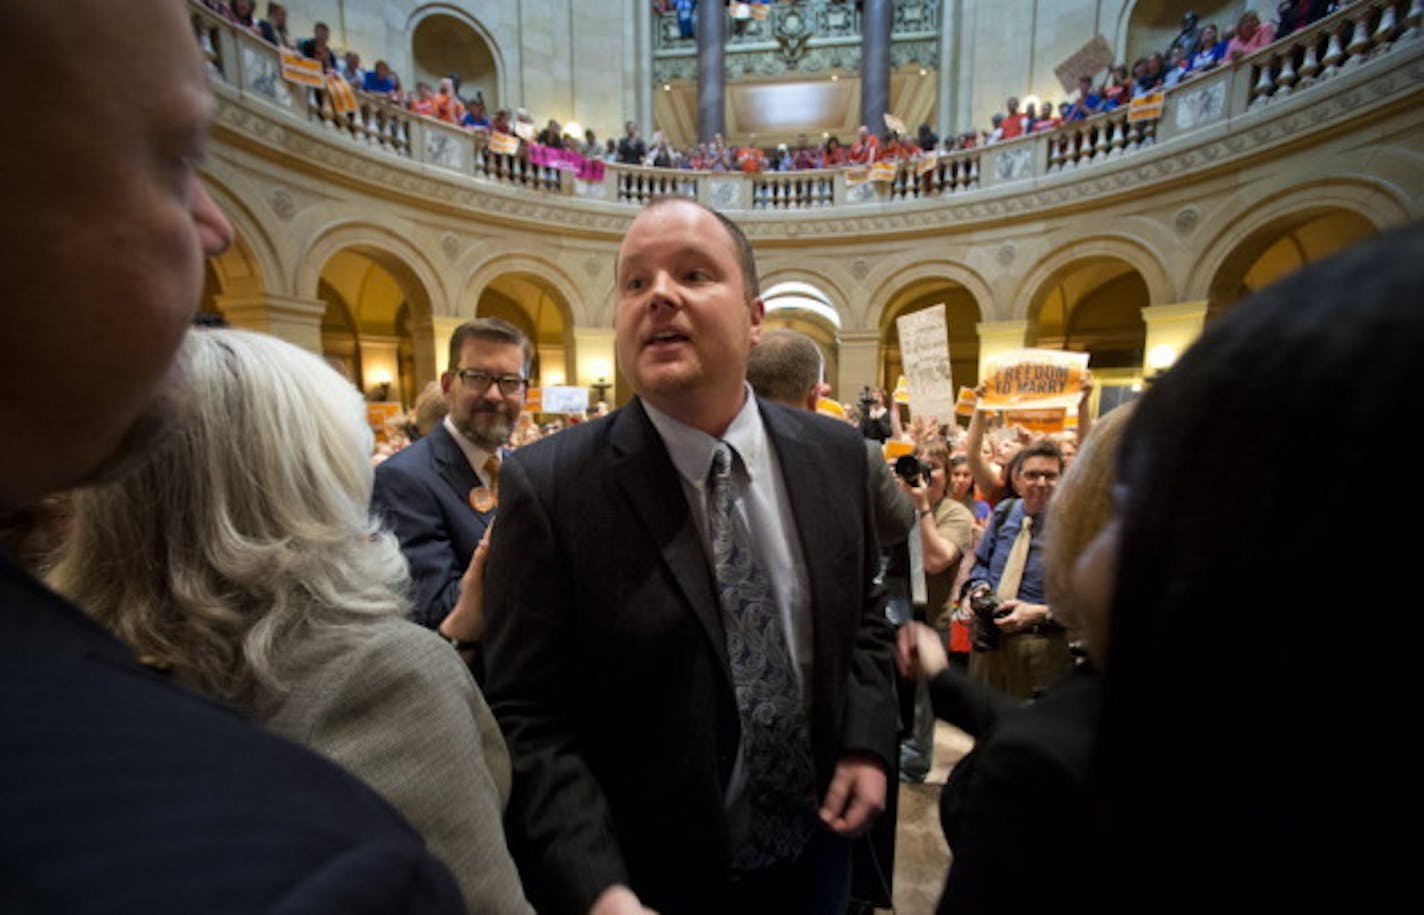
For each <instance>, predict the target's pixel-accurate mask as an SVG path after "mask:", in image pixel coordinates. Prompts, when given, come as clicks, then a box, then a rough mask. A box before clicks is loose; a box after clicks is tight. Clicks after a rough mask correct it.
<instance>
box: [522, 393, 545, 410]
mask: <svg viewBox="0 0 1424 915" xmlns="http://www.w3.org/2000/svg"><path fill="white" fill-rule="evenodd" d="M543 409H544V389H543V388H528V389H527V390H525V392H524V412H525V413H540V412H543Z"/></svg>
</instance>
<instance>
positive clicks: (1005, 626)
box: [994, 600, 1048, 635]
mask: <svg viewBox="0 0 1424 915" xmlns="http://www.w3.org/2000/svg"><path fill="white" fill-rule="evenodd" d="M999 609H1001V610H1008V611H1009V615H1008V616H1003V617H999V618H998V619H996V620H994V625H996V626H998V627H999V628H1000V629H1002V630H1004V632H1005V633H1007V634H1009V635H1013V634H1014V633H1016V632H1023V631H1024V630H1025V629H1027V628H1029V627H1030V626H1032V625H1034V624H1036V623H1042V622H1044V621H1045V620H1047V619H1048V605H1047V604H1029V603H1025V602H1024V601H1019V600H1006V601H1004V602H1003V603H1002V604H1000V605H999Z"/></svg>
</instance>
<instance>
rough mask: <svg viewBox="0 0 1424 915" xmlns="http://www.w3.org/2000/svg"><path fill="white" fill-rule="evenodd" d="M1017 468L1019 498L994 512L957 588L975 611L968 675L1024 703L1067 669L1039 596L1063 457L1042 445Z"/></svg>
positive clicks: (1060, 638) (1061, 636)
mask: <svg viewBox="0 0 1424 915" xmlns="http://www.w3.org/2000/svg"><path fill="white" fill-rule="evenodd" d="M1017 463H1018V466H1017V467H1016V469H1014V471H1013V483H1014V489H1015V490H1016V491H1017V492H1018V494H1019V498H1017V499H1005V500H1004V501H1002V502H1000V503H999V504H998V506H996V507H995V509H994V514H993V516H992V517H991V518H990V519H989V525H988V529H987V530H985V532H984V538H983V539H982V540H981V541H980V542H979V549H978V550H977V551H976V552H975V555H974V569H973V571H972V572H970V573H969V581H968V584H967V585H966V586H965V592H966V594H967V595H968V600H970V601H971V602H972V603H973V604H974V605H975V606H976V610H977V611H979V612H978V613H977V614H976V619H975V627H976V633H975V639H974V642H975V644H974V653H973V654H971V655H970V656H969V674H970V676H972V677H974V678H975V679H977V680H981V681H983V682H985V683H987V684H989V685H990V686H993V687H996V688H998V689H1000V690H1002V691H1003V692H1006V693H1009V694H1010V695H1013V696H1017V697H1018V698H1020V699H1031V698H1033V697H1034V696H1036V695H1038V694H1039V693H1041V692H1043V691H1044V690H1045V689H1047V688H1048V687H1049V686H1051V685H1052V684H1053V683H1054V682H1055V681H1056V680H1058V679H1059V678H1061V677H1062V676H1063V675H1065V674H1067V673H1068V671H1069V670H1071V669H1072V666H1073V658H1072V655H1071V654H1069V652H1068V635H1067V632H1066V631H1065V630H1064V628H1063V626H1062V624H1061V623H1059V622H1057V621H1056V620H1054V618H1053V612H1052V610H1051V609H1050V608H1049V606H1048V604H1047V599H1046V598H1045V597H1044V594H1043V528H1044V522H1045V521H1046V520H1047V517H1048V503H1049V501H1050V500H1051V499H1052V498H1053V491H1054V490H1055V489H1057V488H1058V478H1059V476H1060V475H1061V474H1062V473H1063V454H1062V452H1061V451H1059V450H1058V446H1057V445H1055V444H1054V443H1053V442H1051V441H1048V440H1046V439H1045V440H1041V441H1037V442H1034V443H1033V444H1032V445H1029V446H1028V447H1027V448H1025V449H1024V450H1023V451H1022V452H1020V453H1019V456H1018V459H1017ZM989 627H993V628H992V629H991V628H989Z"/></svg>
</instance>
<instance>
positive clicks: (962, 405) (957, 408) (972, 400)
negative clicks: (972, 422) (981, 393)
mask: <svg viewBox="0 0 1424 915" xmlns="http://www.w3.org/2000/svg"><path fill="white" fill-rule="evenodd" d="M978 402H979V398H977V397H975V396H974V389H973V388H970V387H964V386H961V387H960V388H959V398H958V399H957V400H955V402H954V415H955V416H973V415H974V405H975V404H976V403H978Z"/></svg>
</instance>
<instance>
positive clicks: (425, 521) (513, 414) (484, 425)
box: [372, 318, 534, 680]
mask: <svg viewBox="0 0 1424 915" xmlns="http://www.w3.org/2000/svg"><path fill="white" fill-rule="evenodd" d="M533 357H534V351H533V347H532V346H531V345H530V343H529V341H528V339H527V338H525V336H524V334H523V333H521V332H520V331H519V329H518V328H517V327H515V326H514V325H512V324H510V323H508V322H506V321H502V320H500V319H499V318H479V319H476V320H474V321H470V322H467V323H465V324H462V325H460V326H459V327H458V328H456V329H455V332H454V333H453V334H452V335H451V336H450V362H449V368H448V371H446V372H445V373H444V374H443V375H441V376H440V386H441V389H442V390H443V391H444V393H445V400H446V403H447V404H448V405H449V408H450V411H449V413H447V414H446V416H445V419H444V421H443V422H441V424H440V425H438V426H436V427H435V428H434V429H432V430H431V431H430V434H429V435H427V436H425V437H424V438H422V439H420V440H419V441H417V442H416V443H415V444H413V445H411V446H410V447H409V448H406V449H405V450H403V451H401V452H399V453H398V454H396V455H395V456H394V457H392V458H391V459H390V460H388V461H386V462H384V463H382V464H381V465H380V466H379V467H377V468H376V488H375V493H374V494H373V496H372V506H373V508H374V509H375V510H376V511H377V512H378V513H379V514H381V515H382V516H384V518H385V519H386V523H387V524H388V525H390V527H391V529H392V530H393V531H395V534H396V536H397V537H398V538H400V545H401V551H402V552H404V553H405V557H406V560H407V561H408V562H409V563H410V574H411V579H412V580H413V582H414V584H415V589H414V591H415V596H414V606H413V607H412V608H411V618H412V619H414V620H415V621H416V622H417V623H420V624H421V625H423V626H428V627H430V628H431V629H434V630H435V631H436V632H439V633H440V634H441V635H443V636H445V637H446V638H447V639H449V640H450V642H451V644H453V645H454V646H455V647H456V648H458V649H460V650H461V651H462V652H463V653H466V657H467V660H469V661H470V663H471V667H472V669H473V670H474V671H475V676H476V678H477V679H481V680H482V679H483V669H482V667H483V665H482V659H481V658H480V655H479V643H480V639H481V637H482V635H483V632H484V616H483V613H482V610H481V607H480V603H479V601H478V597H479V595H478V593H477V592H478V589H479V586H478V581H477V576H478V575H479V572H480V570H479V568H478V564H476V563H473V562H472V561H471V560H472V559H473V557H474V555H475V549H476V547H478V546H479V545H480V542H481V540H483V539H484V537H485V532H486V531H487V530H488V528H489V526H490V524H491V523H492V522H493V521H494V514H495V506H496V505H497V504H498V502H499V464H500V461H501V460H502V459H503V457H504V455H503V451H504V448H505V445H506V444H507V443H508V441H509V436H510V433H512V432H513V431H514V424H515V422H516V421H517V420H518V419H519V412H520V410H521V409H523V406H524V392H525V390H526V388H527V387H528V384H529V367H530V364H531V362H532V361H533ZM462 597H463V598H464V599H463V600H462V599H461V598H462Z"/></svg>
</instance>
